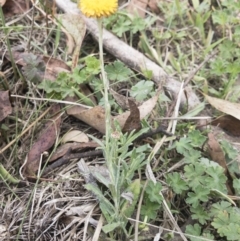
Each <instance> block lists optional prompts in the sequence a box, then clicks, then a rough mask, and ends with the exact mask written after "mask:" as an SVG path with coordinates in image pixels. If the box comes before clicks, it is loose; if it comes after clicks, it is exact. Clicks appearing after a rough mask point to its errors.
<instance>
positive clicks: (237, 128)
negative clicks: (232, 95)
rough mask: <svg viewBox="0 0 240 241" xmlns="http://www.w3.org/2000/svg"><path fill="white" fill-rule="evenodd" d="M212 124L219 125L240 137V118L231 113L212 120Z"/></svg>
mask: <svg viewBox="0 0 240 241" xmlns="http://www.w3.org/2000/svg"><path fill="white" fill-rule="evenodd" d="M211 125H214V126H219V127H220V128H222V129H223V130H225V131H226V132H227V133H228V134H230V135H232V136H238V137H240V120H239V119H236V118H235V117H233V116H231V115H225V116H221V117H219V118H217V119H215V120H214V121H212V122H211Z"/></svg>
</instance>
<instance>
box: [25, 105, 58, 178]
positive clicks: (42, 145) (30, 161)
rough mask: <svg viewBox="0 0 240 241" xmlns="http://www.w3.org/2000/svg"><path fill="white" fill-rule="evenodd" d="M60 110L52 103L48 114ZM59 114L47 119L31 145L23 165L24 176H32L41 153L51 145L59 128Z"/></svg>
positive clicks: (36, 168)
mask: <svg viewBox="0 0 240 241" xmlns="http://www.w3.org/2000/svg"><path fill="white" fill-rule="evenodd" d="M59 111H60V105H59V104H57V105H53V106H52V107H51V110H50V114H51V115H54V114H56V113H58V112H59ZM60 123H61V115H60V114H57V115H55V116H54V117H52V119H51V120H49V121H48V122H47V123H46V125H45V127H44V128H43V131H42V133H41V134H40V135H39V137H38V139H37V140H36V142H35V143H34V144H33V145H32V147H31V149H30V151H29V153H28V156H27V162H26V164H25V166H24V174H25V175H26V176H34V175H35V173H36V172H37V170H38V168H39V164H40V157H41V154H42V153H43V152H44V151H46V150H48V149H49V148H50V147H52V146H53V144H54V142H55V140H56V137H57V135H58V133H59V130H60Z"/></svg>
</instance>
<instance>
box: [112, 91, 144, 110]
mask: <svg viewBox="0 0 240 241" xmlns="http://www.w3.org/2000/svg"><path fill="white" fill-rule="evenodd" d="M109 90H110V93H111V94H112V96H113V98H114V99H115V101H116V102H117V104H118V105H119V106H120V107H121V108H122V109H123V110H127V109H129V104H128V100H132V101H134V98H132V97H126V96H123V95H120V94H118V93H117V92H116V91H114V90H113V89H109ZM136 105H137V106H139V105H140V103H139V102H136Z"/></svg>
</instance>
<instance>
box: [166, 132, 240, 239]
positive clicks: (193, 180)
mask: <svg viewBox="0 0 240 241" xmlns="http://www.w3.org/2000/svg"><path fill="white" fill-rule="evenodd" d="M205 140H206V137H205V136H204V135H203V134H201V133H200V132H199V131H198V130H194V131H192V132H190V133H189V134H188V135H187V136H186V137H184V138H180V139H179V140H178V141H176V142H175V143H174V144H173V147H172V148H176V150H177V151H178V153H180V154H182V155H183V160H184V161H185V163H186V164H185V166H184V170H183V172H182V174H180V173H179V172H171V173H169V174H166V182H167V183H168V185H169V186H170V187H171V188H172V190H173V192H174V193H175V195H180V196H181V198H183V199H184V201H185V202H186V204H188V206H189V212H190V215H191V218H192V219H193V220H196V221H197V223H196V224H194V225H188V226H187V229H186V232H187V233H188V234H191V235H196V236H197V237H199V236H201V237H205V238H210V239H213V238H214V237H216V233H217V235H220V237H226V238H227V240H238V239H239V230H240V222H239V217H240V216H239V212H240V209H239V208H237V207H234V206H232V204H231V203H230V202H226V201H221V202H220V203H219V198H221V196H222V198H225V195H226V194H227V188H226V181H227V177H226V176H225V174H224V169H223V168H222V167H221V166H219V165H218V164H217V163H216V162H213V161H211V160H209V159H207V158H203V157H201V155H198V157H197V156H196V154H194V152H196V149H198V147H201V146H202V145H203V143H204V142H205ZM223 143H224V146H225V152H226V153H228V155H229V156H231V157H232V158H235V154H236V153H235V152H234V150H233V149H232V147H231V146H228V145H227V144H226V143H225V142H223ZM172 148H171V149H172ZM233 154H234V155H233ZM234 186H235V187H236V188H237V190H238V189H239V182H238V181H237V180H234ZM216 191H217V192H216ZM209 210H210V212H209ZM206 224H210V225H211V226H212V227H213V228H214V229H213V228H211V229H210V228H207V225H206ZM203 225H204V226H203ZM197 237H195V238H191V240H201V239H200V238H199V239H198V238H197Z"/></svg>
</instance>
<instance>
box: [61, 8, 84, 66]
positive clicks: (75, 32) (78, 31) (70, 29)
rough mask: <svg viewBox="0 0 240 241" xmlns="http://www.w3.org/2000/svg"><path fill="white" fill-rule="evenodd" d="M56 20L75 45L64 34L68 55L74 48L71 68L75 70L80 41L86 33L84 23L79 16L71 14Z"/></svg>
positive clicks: (62, 15)
mask: <svg viewBox="0 0 240 241" xmlns="http://www.w3.org/2000/svg"><path fill="white" fill-rule="evenodd" d="M58 18H59V20H60V22H61V24H62V25H63V27H64V28H65V29H66V31H67V33H69V34H70V36H71V37H72V38H73V39H74V42H75V43H74V42H72V38H71V37H69V34H67V33H66V32H65V33H66V34H67V46H68V54H71V53H72V52H73V49H74V48H75V51H74V54H73V60H72V62H73V63H72V67H73V68H75V67H76V66H77V62H78V58H79V52H80V49H81V46H82V41H83V39H84V36H85V33H86V24H85V21H84V20H83V19H82V17H81V15H79V14H72V13H71V14H61V15H58Z"/></svg>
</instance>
